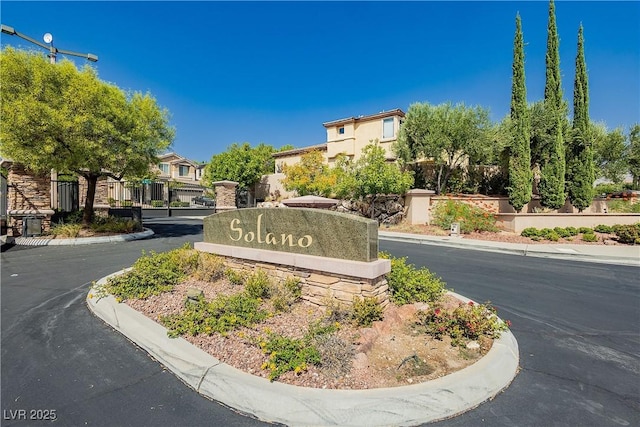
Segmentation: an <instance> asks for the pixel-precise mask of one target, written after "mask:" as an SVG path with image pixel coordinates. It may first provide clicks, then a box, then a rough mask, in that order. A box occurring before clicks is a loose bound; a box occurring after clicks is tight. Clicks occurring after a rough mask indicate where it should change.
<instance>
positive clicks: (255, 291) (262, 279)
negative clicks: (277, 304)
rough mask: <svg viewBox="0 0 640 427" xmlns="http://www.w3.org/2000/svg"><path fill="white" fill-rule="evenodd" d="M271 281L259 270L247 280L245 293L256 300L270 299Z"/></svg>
mask: <svg viewBox="0 0 640 427" xmlns="http://www.w3.org/2000/svg"><path fill="white" fill-rule="evenodd" d="M271 286H272V285H271V280H269V276H267V273H265V272H264V271H263V270H258V271H256V272H255V273H253V274H251V275H250V276H248V277H247V278H246V280H245V284H244V289H245V291H246V292H247V293H248V294H249V295H251V296H252V297H254V298H268V297H269V295H270V294H271Z"/></svg>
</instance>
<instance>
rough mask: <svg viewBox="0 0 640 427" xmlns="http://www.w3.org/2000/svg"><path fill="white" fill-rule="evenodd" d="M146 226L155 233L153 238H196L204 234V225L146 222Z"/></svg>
mask: <svg viewBox="0 0 640 427" xmlns="http://www.w3.org/2000/svg"><path fill="white" fill-rule="evenodd" d="M144 226H145V227H146V228H150V229H152V230H153V232H154V233H155V234H154V235H153V236H152V237H151V238H152V239H157V238H162V237H180V236H195V235H198V234H202V224H185V223H167V222H154V221H153V220H150V221H145V222H144Z"/></svg>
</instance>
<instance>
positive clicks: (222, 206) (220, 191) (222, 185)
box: [213, 181, 238, 212]
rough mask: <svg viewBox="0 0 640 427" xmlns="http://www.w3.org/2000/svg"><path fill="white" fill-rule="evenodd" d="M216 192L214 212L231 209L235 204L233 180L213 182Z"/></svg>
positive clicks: (235, 184) (235, 186)
mask: <svg viewBox="0 0 640 427" xmlns="http://www.w3.org/2000/svg"><path fill="white" fill-rule="evenodd" d="M213 187H214V189H215V192H216V212H225V211H232V210H234V209H237V206H236V188H237V187H238V183H237V182H234V181H217V182H214V183H213Z"/></svg>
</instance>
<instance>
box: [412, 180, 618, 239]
mask: <svg viewBox="0 0 640 427" xmlns="http://www.w3.org/2000/svg"><path fill="white" fill-rule="evenodd" d="M447 200H453V201H456V202H461V203H467V204H469V205H472V206H476V207H479V208H481V209H483V210H484V211H487V212H489V213H491V214H493V215H496V216H497V218H498V223H499V224H498V225H499V226H502V227H504V228H505V229H507V230H510V231H516V232H518V231H519V230H521V229H522V224H527V223H529V222H531V221H537V220H535V216H536V215H539V216H540V218H547V219H549V218H551V217H555V218H561V219H562V221H564V225H561V226H563V227H567V226H582V225H584V226H588V225H586V222H585V220H584V217H590V218H592V220H593V219H594V218H598V217H600V218H603V219H604V220H603V221H602V222H599V223H596V224H595V225H597V224H608V223H609V222H610V221H609V220H608V219H606V218H608V217H612V216H613V214H611V213H607V212H610V209H608V207H607V203H608V202H609V201H608V200H606V199H600V198H596V199H594V200H593V202H592V203H591V206H589V207H588V208H587V209H585V210H584V211H583V212H578V211H577V209H575V208H574V207H573V206H572V205H571V203H569V202H568V201H567V202H566V203H565V205H564V206H563V207H561V208H560V209H557V210H553V211H552V210H549V209H545V208H543V207H542V206H541V205H540V200H539V199H533V200H531V201H530V202H529V203H528V204H527V205H526V206H524V207H523V208H522V211H521V212H520V213H516V211H515V210H514V209H513V206H511V205H510V204H509V199H508V198H507V197H502V196H483V195H464V194H461V195H455V196H452V195H449V196H436V195H435V194H430V192H429V191H427V190H411V191H409V192H408V193H407V195H406V206H407V211H408V213H409V215H408V217H407V218H408V220H409V223H410V224H430V223H431V217H432V215H433V211H434V209H435V208H436V206H438V204H439V203H443V202H445V201H447ZM605 214H606V215H605ZM544 215H546V216H544ZM554 215H555V216H554ZM519 216H522V217H523V219H517V217H519ZM525 217H526V219H525ZM574 218H575V220H574ZM611 220H613V219H611ZM541 221H542V222H544V220H541ZM539 222H540V221H537V223H539ZM587 222H589V221H587ZM591 222H592V221H591ZM623 223H624V224H626V222H620V224H623Z"/></svg>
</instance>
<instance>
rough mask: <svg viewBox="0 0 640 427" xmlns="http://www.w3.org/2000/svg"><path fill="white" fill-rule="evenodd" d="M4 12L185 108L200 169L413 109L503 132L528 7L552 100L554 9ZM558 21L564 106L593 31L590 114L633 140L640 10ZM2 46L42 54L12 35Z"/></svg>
mask: <svg viewBox="0 0 640 427" xmlns="http://www.w3.org/2000/svg"><path fill="white" fill-rule="evenodd" d="M0 7H1V9H0V12H1V15H0V16H1V21H2V24H5V25H9V26H11V27H14V28H15V30H16V31H19V32H21V33H23V34H26V35H28V36H30V37H32V38H35V39H37V40H39V41H40V40H42V36H43V34H44V33H47V32H49V33H51V34H53V37H54V41H53V43H54V45H55V46H56V47H58V48H59V49H66V50H71V51H77V52H83V53H84V52H89V53H93V54H96V55H98V56H99V61H98V62H97V63H96V64H95V66H96V67H97V69H98V74H99V76H100V78H101V79H102V80H105V81H108V82H112V83H115V84H116V85H118V86H119V87H121V88H123V89H127V90H135V91H141V92H147V91H148V92H150V93H151V94H153V95H154V96H155V97H156V99H157V101H158V103H159V104H160V105H161V106H163V107H165V108H167V109H168V110H169V111H170V113H171V117H172V118H171V124H172V125H173V126H175V128H176V139H175V141H174V144H173V151H175V152H177V153H179V154H181V155H183V156H185V157H187V158H190V159H192V160H196V161H208V160H209V159H210V158H211V156H212V155H213V154H217V153H220V152H222V151H224V150H225V149H226V148H227V147H228V146H229V145H230V144H232V143H233V142H240V143H241V142H249V143H251V144H252V145H256V144H258V143H261V142H264V143H266V144H271V145H273V146H275V147H280V146H282V145H285V144H292V145H294V146H296V147H303V146H307V145H313V144H319V143H322V142H324V141H325V139H326V133H325V129H324V127H323V126H322V123H323V122H327V121H331V120H335V119H340V118H343V117H351V116H359V115H367V114H373V113H377V112H380V111H382V110H390V109H394V108H401V109H403V110H404V111H407V109H408V108H409V106H410V105H411V104H412V103H414V102H429V103H431V104H439V103H442V102H447V101H451V102H453V103H458V102H464V103H465V104H466V105H480V106H483V107H486V108H488V109H489V110H490V112H491V118H492V119H493V120H494V121H498V120H500V119H501V118H502V117H504V116H505V115H506V114H508V111H509V102H510V96H511V63H512V58H513V36H514V31H515V16H516V13H517V12H519V13H520V15H521V18H522V25H523V33H524V39H525V43H526V46H525V59H526V69H525V71H526V79H527V98H528V100H529V102H534V101H537V100H540V99H542V97H543V91H544V66H545V64H544V58H545V49H546V33H547V16H548V2H546V1H529V2H510V1H496V2H485V1H472V2H461V1H449V2H430V1H428V2H207V1H197V2H170V1H163V2H151V1H142V2H124V1H120V2H89V1H87V2H80V1H74V2H57V1H50V2H31V1H19V2H16V1H6V0H3V1H2V3H1V4H0ZM556 19H557V24H558V32H559V35H560V66H561V71H562V75H563V90H564V93H565V98H566V99H567V101H568V102H569V104H571V102H572V96H573V79H574V72H575V71H574V70H575V65H574V64H575V55H576V43H577V33H578V27H579V25H580V23H582V24H583V26H584V35H585V56H586V61H587V69H588V73H589V89H590V114H591V119H592V120H593V121H597V122H602V123H605V124H606V126H607V127H608V128H609V129H613V128H616V127H623V128H624V131H625V133H626V132H627V131H628V128H629V126H631V125H633V124H634V123H637V122H640V27H639V26H638V22H640V3H639V2H637V1H634V2H592V1H587V2H584V1H557V2H556ZM0 44H1V45H2V46H3V47H4V46H6V45H12V46H15V47H23V48H32V47H34V46H33V45H31V44H30V43H28V42H27V41H24V40H22V39H20V38H18V37H16V36H7V35H5V34H2V38H1V39H0ZM36 49H39V48H37V47H36ZM41 51H42V52H43V54H46V51H44V50H43V49H41ZM71 59H73V58H71ZM75 62H76V63H77V64H78V65H83V64H84V63H85V61H84V60H82V59H76V60H75Z"/></svg>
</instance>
